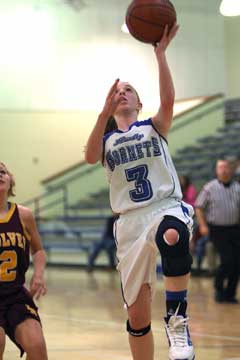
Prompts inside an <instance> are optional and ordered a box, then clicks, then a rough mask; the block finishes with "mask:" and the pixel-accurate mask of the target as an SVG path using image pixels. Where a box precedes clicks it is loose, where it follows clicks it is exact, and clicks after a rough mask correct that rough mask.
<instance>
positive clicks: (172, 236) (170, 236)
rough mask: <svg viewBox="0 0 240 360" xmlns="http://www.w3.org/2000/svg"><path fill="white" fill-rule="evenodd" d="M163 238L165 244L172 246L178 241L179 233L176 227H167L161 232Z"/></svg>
mask: <svg viewBox="0 0 240 360" xmlns="http://www.w3.org/2000/svg"><path fill="white" fill-rule="evenodd" d="M163 239H164V241H165V243H166V244H167V245H169V246H173V245H175V244H177V242H178V241H179V233H178V231H177V230H176V229H168V230H166V231H165V233H164V234H163Z"/></svg>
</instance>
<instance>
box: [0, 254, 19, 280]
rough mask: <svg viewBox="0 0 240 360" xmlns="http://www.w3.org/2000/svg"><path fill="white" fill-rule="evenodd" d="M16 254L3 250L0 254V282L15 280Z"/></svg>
mask: <svg viewBox="0 0 240 360" xmlns="http://www.w3.org/2000/svg"><path fill="white" fill-rule="evenodd" d="M16 266H17V254H16V252H15V251H14V250H5V251H3V252H2V253H1V254H0V281H14V280H15V279H16V271H15V269H16Z"/></svg>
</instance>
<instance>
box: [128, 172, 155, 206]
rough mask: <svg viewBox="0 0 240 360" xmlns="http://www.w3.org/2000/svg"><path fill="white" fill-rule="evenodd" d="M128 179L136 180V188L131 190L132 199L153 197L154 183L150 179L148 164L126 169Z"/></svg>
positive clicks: (135, 200)
mask: <svg viewBox="0 0 240 360" xmlns="http://www.w3.org/2000/svg"><path fill="white" fill-rule="evenodd" d="M125 173H126V178H127V181H129V182H130V181H135V183H134V184H135V189H133V190H130V191H129V195H130V198H131V200H132V201H134V202H140V201H146V200H149V199H151V197H152V196H153V191H152V185H151V183H150V181H149V180H148V178H147V176H148V167H147V165H139V166H136V167H134V168H131V169H126V170H125Z"/></svg>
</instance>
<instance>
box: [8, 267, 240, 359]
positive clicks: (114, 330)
mask: <svg viewBox="0 0 240 360" xmlns="http://www.w3.org/2000/svg"><path fill="white" fill-rule="evenodd" d="M47 284H48V294H47V295H46V296H45V297H44V298H42V299H41V300H40V301H39V302H38V306H39V312H40V315H41V318H42V322H43V328H44V333H45V338H46V341H47V347H48V354H49V360H63V359H64V360H66V359H67V360H131V356H130V350H129V346H128V340H127V333H126V331H125V319H126V311H125V310H124V309H123V303H122V298H121V293H120V287H119V277H118V273H117V272H115V271H113V272H107V271H100V270H97V271H94V272H93V273H90V274H89V273H87V272H86V271H85V270H76V269H60V268H59V269H58V268H48V269H47ZM189 290H190V291H189V314H190V315H191V321H190V330H191V336H192V340H193V342H194V345H195V350H196V360H230V359H231V360H233V359H234V360H237V359H238V360H240V305H232V304H224V305H223V304H216V303H215V302H214V300H213V288H212V279H211V278H210V279H209V278H194V277H192V279H191V283H190V289H189ZM238 295H239V294H238ZM164 314H165V303H164V291H163V283H162V280H161V277H160V279H159V282H158V289H157V293H156V297H155V299H154V302H153V321H152V327H153V332H154V338H155V359H156V360H167V359H168V355H167V354H168V345H167V340H166V336H165V332H164V328H163V320H162V318H163V316H164ZM18 358H19V353H18V350H17V349H16V347H15V346H14V345H13V344H12V343H11V342H10V341H9V340H7V344H6V350H5V357H4V359H5V360H16V359H18Z"/></svg>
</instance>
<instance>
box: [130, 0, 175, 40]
mask: <svg viewBox="0 0 240 360" xmlns="http://www.w3.org/2000/svg"><path fill="white" fill-rule="evenodd" d="M176 19H177V15H176V10H175V8H174V6H173V4H172V3H171V2H170V1H169V0H134V1H132V3H131V4H130V5H129V7H128V9H127V12H126V25H127V27H128V30H129V32H130V34H131V35H132V36H133V37H134V38H135V39H137V40H139V41H142V42H144V43H149V44H155V43H156V42H158V41H159V40H160V39H161V37H162V35H163V31H164V28H165V26H166V25H168V27H169V29H170V28H171V27H172V26H173V24H174V23H175V21H176Z"/></svg>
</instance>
